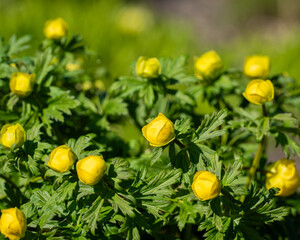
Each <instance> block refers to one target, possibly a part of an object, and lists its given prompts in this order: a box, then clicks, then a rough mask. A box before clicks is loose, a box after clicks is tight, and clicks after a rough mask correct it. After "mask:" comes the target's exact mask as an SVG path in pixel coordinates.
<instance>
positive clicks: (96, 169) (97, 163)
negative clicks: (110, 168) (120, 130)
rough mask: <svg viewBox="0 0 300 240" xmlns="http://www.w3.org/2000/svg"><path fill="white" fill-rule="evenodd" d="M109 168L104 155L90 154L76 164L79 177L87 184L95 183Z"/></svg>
mask: <svg viewBox="0 0 300 240" xmlns="http://www.w3.org/2000/svg"><path fill="white" fill-rule="evenodd" d="M106 169H107V166H106V163H105V161H104V159H103V157H102V156H88V157H86V158H84V159H81V160H79V161H78V162H77V164H76V170H77V174H78V178H79V180H80V181H81V182H83V183H84V184H87V185H95V184H96V183H98V182H99V181H100V180H101V178H102V177H103V176H104V174H105V171H106Z"/></svg>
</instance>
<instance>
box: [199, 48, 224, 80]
mask: <svg viewBox="0 0 300 240" xmlns="http://www.w3.org/2000/svg"><path fill="white" fill-rule="evenodd" d="M194 70H195V76H196V77H197V78H199V79H200V80H203V79H216V78H217V77H219V76H220V74H221V73H222V70H223V63H222V60H221V58H220V56H219V55H218V54H217V53H216V52H215V51H208V52H206V53H204V54H202V55H201V56H200V57H198V58H195V61H194Z"/></svg>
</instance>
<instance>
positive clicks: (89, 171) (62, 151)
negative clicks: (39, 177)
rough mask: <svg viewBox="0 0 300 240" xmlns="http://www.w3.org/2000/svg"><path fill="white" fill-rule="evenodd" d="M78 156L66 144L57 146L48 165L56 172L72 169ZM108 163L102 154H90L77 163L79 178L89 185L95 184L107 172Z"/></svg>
mask: <svg viewBox="0 0 300 240" xmlns="http://www.w3.org/2000/svg"><path fill="white" fill-rule="evenodd" d="M76 159H77V156H76V154H75V153H74V152H73V151H72V149H71V148H69V147H68V146H66V145H62V146H59V147H57V148H55V149H54V150H53V151H52V152H51V154H50V157H49V161H48V164H47V165H48V167H50V168H51V169H53V170H54V171H56V172H59V173H64V172H67V171H69V170H70V169H71V167H72V166H73V164H74V162H75V161H76ZM106 169H107V166H106V163H105V161H104V159H103V157H102V156H88V157H86V158H83V159H81V160H79V161H78V162H77V164H76V170H77V175H78V178H79V180H80V181H81V182H83V183H84V184H87V185H95V184H96V183H98V182H99V181H100V179H101V178H102V177H103V175H104V174H105V171H106Z"/></svg>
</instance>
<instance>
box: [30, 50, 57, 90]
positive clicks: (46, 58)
mask: <svg viewBox="0 0 300 240" xmlns="http://www.w3.org/2000/svg"><path fill="white" fill-rule="evenodd" d="M52 59H53V55H52V52H51V49H50V48H49V49H47V50H46V51H45V52H43V53H40V54H39V55H38V57H37V60H36V64H35V69H34V72H35V74H36V80H35V82H36V84H38V85H40V84H41V83H42V82H43V81H44V80H45V79H46V77H47V74H48V73H50V72H51V71H52V70H53V69H54V66H53V65H51V64H50V62H51V61H52Z"/></svg>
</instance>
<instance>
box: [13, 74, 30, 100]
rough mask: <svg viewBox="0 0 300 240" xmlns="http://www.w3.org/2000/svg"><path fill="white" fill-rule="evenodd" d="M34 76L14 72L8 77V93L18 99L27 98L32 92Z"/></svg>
mask: <svg viewBox="0 0 300 240" xmlns="http://www.w3.org/2000/svg"><path fill="white" fill-rule="evenodd" d="M34 79H35V74H34V73H33V74H28V73H22V72H14V73H12V74H11V75H10V80H9V88H10V91H11V92H12V93H14V94H16V95H18V96H19V97H26V96H28V95H29V94H30V93H31V92H32V90H33V84H34Z"/></svg>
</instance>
